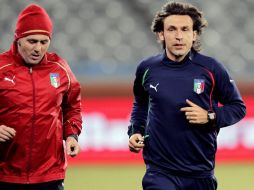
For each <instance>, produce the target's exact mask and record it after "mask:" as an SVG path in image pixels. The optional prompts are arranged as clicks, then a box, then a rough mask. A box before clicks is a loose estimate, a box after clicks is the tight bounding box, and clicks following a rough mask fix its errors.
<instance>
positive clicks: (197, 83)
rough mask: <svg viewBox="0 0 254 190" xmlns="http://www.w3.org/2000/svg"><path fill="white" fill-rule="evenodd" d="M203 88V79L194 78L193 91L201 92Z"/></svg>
mask: <svg viewBox="0 0 254 190" xmlns="http://www.w3.org/2000/svg"><path fill="white" fill-rule="evenodd" d="M204 89H205V80H204V79H194V88H193V90H194V92H196V93H197V94H201V93H202V92H204Z"/></svg>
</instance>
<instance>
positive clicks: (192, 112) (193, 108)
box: [180, 99, 208, 124]
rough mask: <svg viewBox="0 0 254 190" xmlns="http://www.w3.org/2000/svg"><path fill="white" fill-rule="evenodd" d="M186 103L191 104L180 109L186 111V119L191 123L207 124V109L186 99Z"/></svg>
mask: <svg viewBox="0 0 254 190" xmlns="http://www.w3.org/2000/svg"><path fill="white" fill-rule="evenodd" d="M186 103H187V104H188V105H189V106H188V107H183V108H181V109H180V110H181V111H183V112H185V116H186V119H187V120H188V121H189V123H193V124H205V123H207V122H208V118H207V111H206V110H204V109H203V108H201V107H200V106H198V105H197V104H194V103H193V102H192V101H190V100H188V99H187V100H186Z"/></svg>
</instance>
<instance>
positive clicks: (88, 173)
mask: <svg viewBox="0 0 254 190" xmlns="http://www.w3.org/2000/svg"><path fill="white" fill-rule="evenodd" d="M166 2H167V1H165V0H128V1H127V0H92V1H91V0H53V1H52V0H37V1H36V0H34V1H31V0H11V1H8V0H0V51H1V52H3V51H6V50H8V49H9V48H10V44H11V43H12V41H13V34H14V29H15V24H16V19H17V16H18V14H19V12H20V11H21V10H22V9H23V8H24V7H25V6H27V5H28V4H29V3H38V4H40V5H42V6H43V7H44V8H45V9H46V10H47V11H48V13H49V15H50V16H51V18H52V20H53V22H54V34H53V38H52V42H51V47H50V51H55V52H57V53H58V54H59V55H60V56H61V57H63V58H64V59H66V60H67V61H68V63H69V65H70V67H71V68H72V70H73V72H74V73H75V74H76V76H77V78H78V80H79V81H80V83H81V85H82V98H83V119H84V124H83V127H84V130H83V132H82V135H81V136H80V143H81V146H82V152H81V154H80V156H79V157H78V158H75V159H70V160H69V161H70V165H69V170H68V173H67V177H66V189H67V190H68V189H72V190H76V189H78V190H79V189H88V190H90V189H91V190H97V189H102V188H103V189H105V190H114V189H119V188H121V189H125V188H126V189H141V179H142V176H143V173H144V171H145V169H144V166H143V163H142V157H141V154H138V155H134V154H130V153H129V152H128V148H127V142H128V136H127V134H126V132H127V126H128V125H129V114H130V111H131V107H132V101H133V97H132V83H133V80H134V76H135V70H136V67H137V65H138V63H139V62H140V61H141V60H142V59H144V58H146V57H148V56H151V55H153V54H157V53H159V52H161V47H160V44H159V43H157V40H156V36H155V35H154V34H153V33H152V32H151V30H150V25H151V22H152V19H153V17H154V15H155V13H156V12H157V11H158V10H159V9H160V8H161V6H162V5H163V4H164V3H166ZM182 2H189V3H192V4H193V5H195V6H198V7H199V8H200V9H201V10H202V11H203V12H204V14H205V17H206V19H207V20H208V25H209V26H208V28H207V29H206V30H205V32H204V34H203V35H202V38H201V39H202V44H203V50H202V53H204V54H207V55H209V56H212V57H215V58H216V59H218V60H219V61H221V62H222V63H223V64H224V65H225V66H226V68H227V69H228V71H229V72H230V74H231V75H232V77H233V78H234V79H235V81H236V82H237V85H238V87H239V89H240V91H241V94H242V96H243V98H244V100H245V103H246V105H247V116H246V118H245V119H244V120H243V121H241V122H240V123H238V124H236V125H235V126H232V127H229V128H225V129H223V130H221V132H220V134H219V137H218V143H219V144H218V154H217V163H218V164H217V168H216V174H217V176H218V181H219V188H218V189H219V190H236V189H245V190H250V189H253V182H252V181H253V180H252V179H251V176H254V78H253V72H254V35H253V31H254V22H253V18H254V12H253V9H254V1H253V0H242V1H238V0H217V1H208V0H206V1H198V0H189V1H182ZM83 166H84V167H83ZM232 181H233V182H234V183H232ZM236 182H237V183H236Z"/></svg>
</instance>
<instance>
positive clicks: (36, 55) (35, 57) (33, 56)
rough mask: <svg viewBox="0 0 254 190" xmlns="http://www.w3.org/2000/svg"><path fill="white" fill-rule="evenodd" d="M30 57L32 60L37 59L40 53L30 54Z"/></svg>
mask: <svg viewBox="0 0 254 190" xmlns="http://www.w3.org/2000/svg"><path fill="white" fill-rule="evenodd" d="M31 58H32V59H33V60H38V59H39V58H40V55H39V54H32V55H31Z"/></svg>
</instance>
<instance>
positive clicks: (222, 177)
mask: <svg viewBox="0 0 254 190" xmlns="http://www.w3.org/2000/svg"><path fill="white" fill-rule="evenodd" d="M144 172H145V168H144V166H141V165H138V166H130V165H127V166H101V165H100V166H75V167H74V166H69V168H68V170H67V176H66V178H65V190H142V186H141V180H142V177H143V175H144ZM215 175H216V178H217V179H218V183H219V186H218V190H239V189H244V190H253V189H254V164H252V165H247V164H244V165H239V164H238V165H233V164H231V165H230V164H226V165H217V166H216V170H215Z"/></svg>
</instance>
